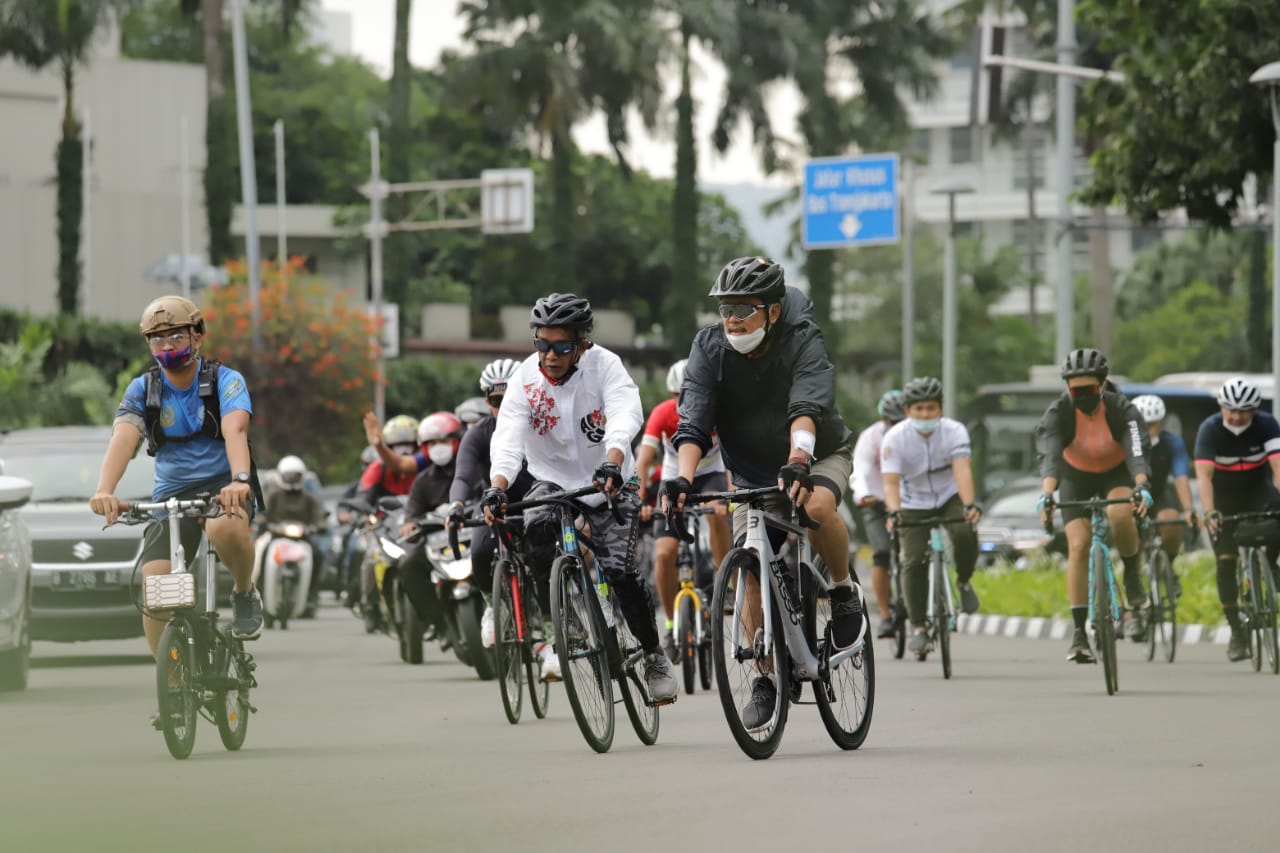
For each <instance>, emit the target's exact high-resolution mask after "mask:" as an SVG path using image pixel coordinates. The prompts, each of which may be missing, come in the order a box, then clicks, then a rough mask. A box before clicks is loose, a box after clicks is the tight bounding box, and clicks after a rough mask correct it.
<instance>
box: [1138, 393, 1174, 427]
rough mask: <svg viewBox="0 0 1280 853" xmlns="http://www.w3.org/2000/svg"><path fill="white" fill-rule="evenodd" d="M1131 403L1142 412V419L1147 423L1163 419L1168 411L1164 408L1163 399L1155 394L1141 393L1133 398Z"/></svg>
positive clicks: (1158, 421) (1156, 422) (1155, 422)
mask: <svg viewBox="0 0 1280 853" xmlns="http://www.w3.org/2000/svg"><path fill="white" fill-rule="evenodd" d="M1133 405H1135V406H1137V408H1138V411H1139V412H1141V413H1142V419H1143V420H1144V421H1146V422H1147V423H1149V424H1158V423H1160V422H1161V421H1162V420H1164V418H1165V415H1166V414H1168V412H1166V411H1165V408H1164V400H1161V399H1160V398H1159V397H1157V396H1156V395H1155V394H1143V395H1142V396H1141V397H1134V398H1133Z"/></svg>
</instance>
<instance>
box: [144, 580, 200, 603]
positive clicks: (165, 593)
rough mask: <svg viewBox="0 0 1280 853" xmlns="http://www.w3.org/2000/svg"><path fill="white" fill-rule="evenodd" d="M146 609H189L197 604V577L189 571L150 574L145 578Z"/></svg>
mask: <svg viewBox="0 0 1280 853" xmlns="http://www.w3.org/2000/svg"><path fill="white" fill-rule="evenodd" d="M142 606H143V609H145V610H153V611H160V610H187V609H189V608H192V607H195V606H196V577H195V575H193V574H190V573H189V572H173V573H169V574H163V575H149V576H147V577H146V578H144V579H143V584H142Z"/></svg>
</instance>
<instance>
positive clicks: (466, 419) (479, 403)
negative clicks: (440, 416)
mask: <svg viewBox="0 0 1280 853" xmlns="http://www.w3.org/2000/svg"><path fill="white" fill-rule="evenodd" d="M510 360H511V359H504V361H510ZM453 414H454V416H455V417H457V418H458V420H460V421H462V423H463V424H464V425H465V427H466V428H467V429H471V428H472V427H473V426H475V425H476V424H478V423H480V421H481V420H483V419H484V418H487V417H489V404H488V403H487V402H486V401H485V398H484V397H468V398H467V399H465V400H463V401H462V402H461V403H459V404H458V407H457V408H456V409H454V410H453Z"/></svg>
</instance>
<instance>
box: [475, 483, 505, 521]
mask: <svg viewBox="0 0 1280 853" xmlns="http://www.w3.org/2000/svg"><path fill="white" fill-rule="evenodd" d="M506 505H507V493H506V492H504V491H503V490H502V489H499V488H498V487H497V486H490V487H489V488H487V489H485V490H484V494H483V495H481V496H480V508H481V509H482V510H484V509H487V510H489V512H491V513H493V514H494V515H495V516H501V515H502V508H503V507H505V506H506Z"/></svg>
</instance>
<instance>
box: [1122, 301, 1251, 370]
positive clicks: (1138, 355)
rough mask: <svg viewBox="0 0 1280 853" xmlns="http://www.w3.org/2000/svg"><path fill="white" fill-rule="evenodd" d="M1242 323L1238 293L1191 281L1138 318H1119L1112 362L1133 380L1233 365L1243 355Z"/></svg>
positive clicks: (1236, 367)
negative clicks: (1121, 320) (1120, 320)
mask: <svg viewBox="0 0 1280 853" xmlns="http://www.w3.org/2000/svg"><path fill="white" fill-rule="evenodd" d="M1244 327H1245V298H1244V296H1243V295H1240V294H1235V293H1230V292H1228V293H1224V292H1223V291H1222V290H1220V289H1219V288H1218V287H1217V286H1215V285H1214V284H1211V283H1209V282H1208V281H1203V280H1200V281H1196V282H1194V283H1192V284H1191V285H1189V286H1187V287H1183V288H1182V289H1180V290H1178V291H1177V292H1175V293H1174V294H1173V295H1172V297H1171V298H1170V299H1169V300H1168V301H1167V302H1162V303H1159V304H1158V305H1155V306H1154V307H1153V308H1151V309H1150V310H1149V311H1147V313H1146V314H1145V315H1144V316H1143V317H1141V318H1134V319H1132V320H1127V321H1125V322H1123V323H1121V324H1120V334H1119V335H1118V336H1117V338H1116V345H1115V353H1114V357H1113V359H1112V361H1113V363H1115V364H1120V365H1124V366H1125V370H1124V372H1125V374H1126V375H1128V376H1129V377H1130V378H1132V379H1135V380H1138V381H1150V380H1152V379H1155V378H1156V377H1157V376H1161V375H1162V374H1165V373H1178V372H1182V371H1194V370H1239V369H1240V365H1241V364H1244V363H1245V360H1246V358H1247V353H1246V352H1245V350H1246V343H1245V338H1244V337H1243V336H1242V335H1241V334H1240V331H1241V330H1242V329H1243V328H1244Z"/></svg>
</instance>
